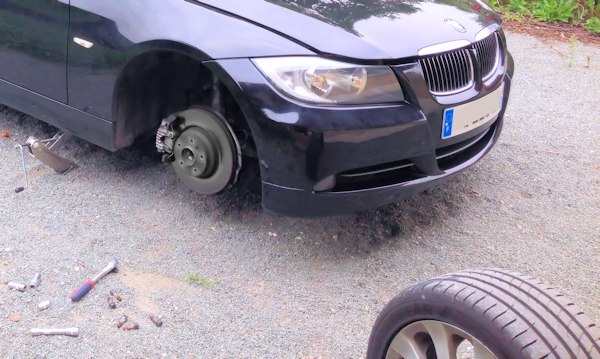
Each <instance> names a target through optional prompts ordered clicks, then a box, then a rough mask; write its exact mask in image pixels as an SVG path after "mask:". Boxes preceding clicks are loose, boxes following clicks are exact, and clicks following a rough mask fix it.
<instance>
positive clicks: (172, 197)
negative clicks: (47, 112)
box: [0, 34, 600, 358]
mask: <svg viewBox="0 0 600 359" xmlns="http://www.w3.org/2000/svg"><path fill="white" fill-rule="evenodd" d="M509 42H510V47H511V49H512V52H513V55H514V56H515V60H516V64H517V77H516V81H515V83H514V90H513V94H512V99H511V103H510V108H509V110H508V112H507V118H506V126H505V132H504V134H503V136H502V138H501V140H500V141H499V143H498V145H497V146H496V148H495V149H494V150H493V151H492V153H490V155H489V156H487V158H486V159H485V160H483V161H482V162H481V163H479V164H478V165H477V166H475V167H474V168H472V169H471V170H469V171H467V172H466V173H464V174H462V175H460V176H459V177H458V178H457V179H455V180H454V181H452V182H450V183H448V184H447V185H446V186H445V187H444V188H437V189H433V190H430V191H428V192H425V193H423V194H421V195H418V196H416V197H414V198H411V199H408V200H405V201H403V202H401V203H397V204H394V205H390V206H388V207H385V208H381V209H379V210H375V211H369V212H365V213H360V214H356V215H350V216H343V217H334V218H325V219H311V220H304V219H291V218H282V217H279V216H275V215H271V214H267V213H263V212H262V211H261V209H260V205H259V202H258V199H257V198H255V197H253V196H249V195H244V194H240V193H233V194H229V195H223V196H219V197H208V198H207V197H202V196H198V195H195V194H192V193H190V192H189V191H188V190H186V189H184V188H183V186H182V185H180V183H179V182H178V181H177V179H176V178H175V175H174V174H173V172H172V171H171V170H170V169H169V168H168V167H165V166H163V165H161V164H159V163H157V162H156V161H155V157H153V156H150V155H148V154H146V153H147V152H146V151H145V150H144V149H143V148H141V147H138V148H133V149H129V150H125V151H122V152H119V153H110V152H107V151H104V150H102V149H99V148H97V147H95V146H92V145H89V144H87V143H85V142H83V141H81V140H78V139H71V140H69V141H68V142H67V143H66V144H65V146H64V147H63V148H62V151H63V153H65V154H66V155H68V156H69V157H70V158H72V159H74V160H75V161H77V162H78V163H79V164H81V168H79V169H77V170H75V171H73V172H71V173H69V174H67V175H66V176H59V175H56V174H54V173H53V172H52V171H51V170H49V169H48V168H47V167H45V166H44V165H41V164H39V163H35V162H33V161H31V162H29V163H30V164H29V171H30V172H29V173H30V179H31V184H30V188H29V189H27V190H26V191H25V192H23V193H21V194H15V193H14V192H13V188H14V187H16V186H17V185H20V184H21V181H22V180H21V172H20V169H19V158H18V157H17V154H16V152H15V150H14V149H13V142H12V141H11V140H6V139H0V161H1V163H2V170H3V173H4V174H3V175H2V176H0V191H1V196H2V197H1V200H0V201H1V202H0V203H1V206H0V226H1V228H2V231H1V232H0V280H1V281H3V282H4V281H8V280H17V281H28V280H29V279H30V277H31V276H32V275H33V274H34V273H35V272H36V271H40V272H41V273H42V275H43V280H42V285H41V286H40V287H39V288H38V289H35V290H29V291H27V292H26V293H20V292H14V291H9V290H7V289H6V288H5V287H2V288H0V356H1V357H38V356H49V357H109V356H110V357H115V356H118V357H157V356H165V357H191V356H202V357H278V358H282V357H291V358H294V357H295V358H301V357H312V356H316V357H327V358H329V357H332V358H333V357H335V358H350V357H352V358H359V357H362V356H364V353H365V350H366V345H367V339H368V336H369V332H370V329H371V326H372V324H373V322H374V320H375V318H376V316H377V313H378V311H379V310H380V309H381V308H382V307H383V305H384V304H385V303H386V302H387V301H388V300H390V299H391V298H392V297H393V296H394V295H396V294H397V293H398V292H399V291H400V290H401V289H402V288H404V287H406V286H408V285H410V284H412V283H414V282H416V281H420V280H424V279H426V278H428V277H431V276H435V275H439V274H443V273H447V272H451V271H456V270H459V269H466V268H473V267H482V266H494V267H503V268H509V269H514V270H519V271H523V272H527V273H529V274H532V275H534V276H537V277H540V278H542V279H544V280H546V281H549V282H551V283H553V284H554V285H556V286H557V287H558V288H560V289H562V290H563V291H566V292H567V293H569V294H570V296H571V297H572V299H574V300H575V301H576V302H577V303H578V304H579V305H580V306H581V307H582V308H583V309H584V310H585V311H586V312H587V313H588V314H590V315H591V317H592V318H593V319H594V320H595V321H596V322H600V287H599V284H598V278H600V247H599V246H600V244H599V243H600V220H599V218H600V209H599V208H600V195H599V191H598V190H599V188H600V175H599V174H600V160H599V159H600V155H599V154H600V137H599V136H600V121H598V112H597V111H598V104H599V103H600V93H599V90H598V84H600V49H599V48H593V47H587V46H584V45H581V44H577V45H576V46H573V45H572V44H570V43H564V44H554V43H553V44H546V43H542V42H540V41H538V40H536V39H535V38H532V37H527V36H523V35H516V34H512V35H511V36H510V37H509ZM588 59H589V63H588ZM0 111H1V115H0V130H8V131H10V132H11V133H12V134H13V136H14V138H15V139H16V140H18V141H24V140H25V139H26V137H27V136H28V135H30V134H35V135H37V136H39V137H43V136H45V135H49V134H51V133H52V132H53V129H52V128H51V127H49V126H46V125H44V124H42V123H40V122H38V121H37V120H34V119H31V118H29V117H27V116H24V115H21V114H18V113H16V112H14V111H12V110H9V109H6V108H2V109H0ZM112 257H116V258H118V259H119V261H120V270H119V272H118V273H117V274H111V275H109V276H108V277H106V278H105V279H104V280H102V281H101V282H100V283H99V284H98V285H97V287H96V288H95V289H93V291H92V292H91V293H90V294H89V295H88V297H86V298H85V299H84V300H83V301H82V302H80V303H77V304H72V303H70V301H69V300H68V299H67V297H68V295H69V293H70V292H71V291H72V290H73V289H74V288H75V287H76V286H77V285H78V284H80V283H81V282H82V281H83V280H84V279H86V278H88V277H89V276H91V275H93V274H94V273H95V272H96V271H98V270H99V269H101V268H103V267H104V266H105V265H106V263H107V262H108V261H109V260H110V259H111V258H112ZM191 274H193V275H195V276H196V279H200V281H201V282H202V281H204V283H202V284H198V283H196V284H190V283H189V282H188V279H190V277H191ZM211 281H212V282H211ZM109 289H114V290H116V291H118V292H119V293H120V294H121V295H122V296H123V298H124V299H123V301H122V302H120V303H118V309H115V310H110V309H108V308H107V305H106V296H107V294H108V290H109ZM44 299H50V300H51V301H52V307H51V308H50V309H49V310H47V311H44V312H38V311H37V309H36V304H37V303H38V302H39V301H41V300H44ZM122 313H127V314H128V315H129V316H130V317H132V318H134V319H135V320H137V321H138V323H139V324H140V330H138V331H134V332H125V331H121V330H117V329H116V328H115V324H114V323H115V322H116V320H117V319H118V318H119V317H120V315H121V314H122ZM150 313H160V314H162V315H163V317H164V322H165V324H164V326H163V327H162V328H156V327H154V326H153V324H152V323H151V322H150V321H149V320H148V319H147V315H148V314H150ZM9 315H18V316H20V317H21V319H20V321H19V322H17V323H15V322H11V321H10V320H9V319H8V317H9ZM48 326H49V327H62V326H77V327H79V328H80V330H81V335H80V337H79V338H67V337H52V338H49V337H36V338H32V337H30V336H29V334H28V332H29V330H30V329H31V328H33V327H48Z"/></svg>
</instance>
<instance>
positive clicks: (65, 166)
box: [15, 131, 78, 193]
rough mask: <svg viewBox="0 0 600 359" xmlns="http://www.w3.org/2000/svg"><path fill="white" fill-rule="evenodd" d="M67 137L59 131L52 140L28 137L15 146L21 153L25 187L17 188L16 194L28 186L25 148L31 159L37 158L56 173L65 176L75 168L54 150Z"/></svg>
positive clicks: (74, 165)
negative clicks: (21, 143) (25, 140)
mask: <svg viewBox="0 0 600 359" xmlns="http://www.w3.org/2000/svg"><path fill="white" fill-rule="evenodd" d="M67 136H68V134H67V133H65V132H63V131H60V132H58V133H57V134H56V135H54V136H53V137H52V138H49V139H47V140H38V139H37V138H35V137H33V136H32V137H29V138H28V139H27V142H25V144H23V145H17V146H16V147H15V148H18V149H19V150H20V152H21V164H22V166H23V175H24V176H25V187H17V188H16V189H15V192H16V193H19V192H23V191H24V190H25V189H26V188H27V187H28V186H29V180H28V179H27V167H26V164H25V148H27V152H29V155H30V156H31V157H34V158H37V159H38V160H40V161H41V162H43V163H45V164H47V165H48V166H50V167H52V169H53V170H54V171H56V173H60V174H65V173H67V172H69V171H70V170H72V169H74V168H77V167H78V166H77V164H76V163H75V162H73V161H71V160H68V159H66V158H64V157H61V156H59V155H58V154H57V153H56V152H54V149H55V148H56V147H57V146H58V145H59V144H60V143H61V142H62V141H63V140H64V139H65V138H66V137H67Z"/></svg>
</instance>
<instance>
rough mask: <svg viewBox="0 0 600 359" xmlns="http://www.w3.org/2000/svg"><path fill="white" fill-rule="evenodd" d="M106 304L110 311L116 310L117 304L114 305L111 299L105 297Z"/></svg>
mask: <svg viewBox="0 0 600 359" xmlns="http://www.w3.org/2000/svg"><path fill="white" fill-rule="evenodd" d="M106 302H107V303H108V307H109V308H110V309H117V303H115V300H114V299H113V297H106Z"/></svg>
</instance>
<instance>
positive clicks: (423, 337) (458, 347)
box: [386, 320, 497, 359]
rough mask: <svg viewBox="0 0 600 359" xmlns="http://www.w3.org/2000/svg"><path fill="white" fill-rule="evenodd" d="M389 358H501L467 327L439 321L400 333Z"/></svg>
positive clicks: (419, 324)
mask: <svg viewBox="0 0 600 359" xmlns="http://www.w3.org/2000/svg"><path fill="white" fill-rule="evenodd" d="M465 341H466V342H465ZM465 343H470V345H464V344H465ZM386 359H497V358H496V356H495V355H494V354H493V353H492V351H491V350H490V349H489V348H488V347H486V346H485V345H484V344H483V343H481V342H480V341H479V340H478V339H477V338H475V337H474V336H473V335H471V334H469V333H467V332H465V331H464V330H462V329H459V328H457V327H455V326H453V325H451V324H448V323H444V322H440V321H436V320H421V321H417V322H414V323H411V324H409V325H408V326H406V327H404V328H403V329H402V330H400V332H399V333H398V334H396V336H395V337H394V339H393V340H392V342H391V344H390V346H389V348H388V350H387V354H386Z"/></svg>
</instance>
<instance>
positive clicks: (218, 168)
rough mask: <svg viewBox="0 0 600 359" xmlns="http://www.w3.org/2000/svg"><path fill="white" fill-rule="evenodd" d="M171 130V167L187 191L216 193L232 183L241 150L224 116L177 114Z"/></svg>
mask: <svg viewBox="0 0 600 359" xmlns="http://www.w3.org/2000/svg"><path fill="white" fill-rule="evenodd" d="M177 117H178V120H177V122H175V123H173V130H174V132H175V133H178V134H179V135H178V136H177V137H176V138H175V140H174V142H173V162H172V165H173V168H174V169H175V172H176V173H177V175H178V176H179V178H180V179H181V180H182V181H183V183H185V185H186V186H187V187H188V188H190V189H191V190H193V191H195V192H198V193H201V194H216V193H219V192H221V191H222V190H224V189H225V188H226V187H227V186H228V185H229V184H232V183H235V181H236V180H237V175H238V173H239V170H240V168H241V164H242V161H241V158H242V154H241V149H240V145H239V143H238V141H237V139H236V136H235V134H234V133H233V130H232V129H231V127H230V126H229V124H228V123H227V121H226V120H225V119H222V118H221V117H220V116H218V115H217V114H215V113H213V112H210V111H207V110H203V109H190V110H186V111H183V112H180V113H179V114H177Z"/></svg>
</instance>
